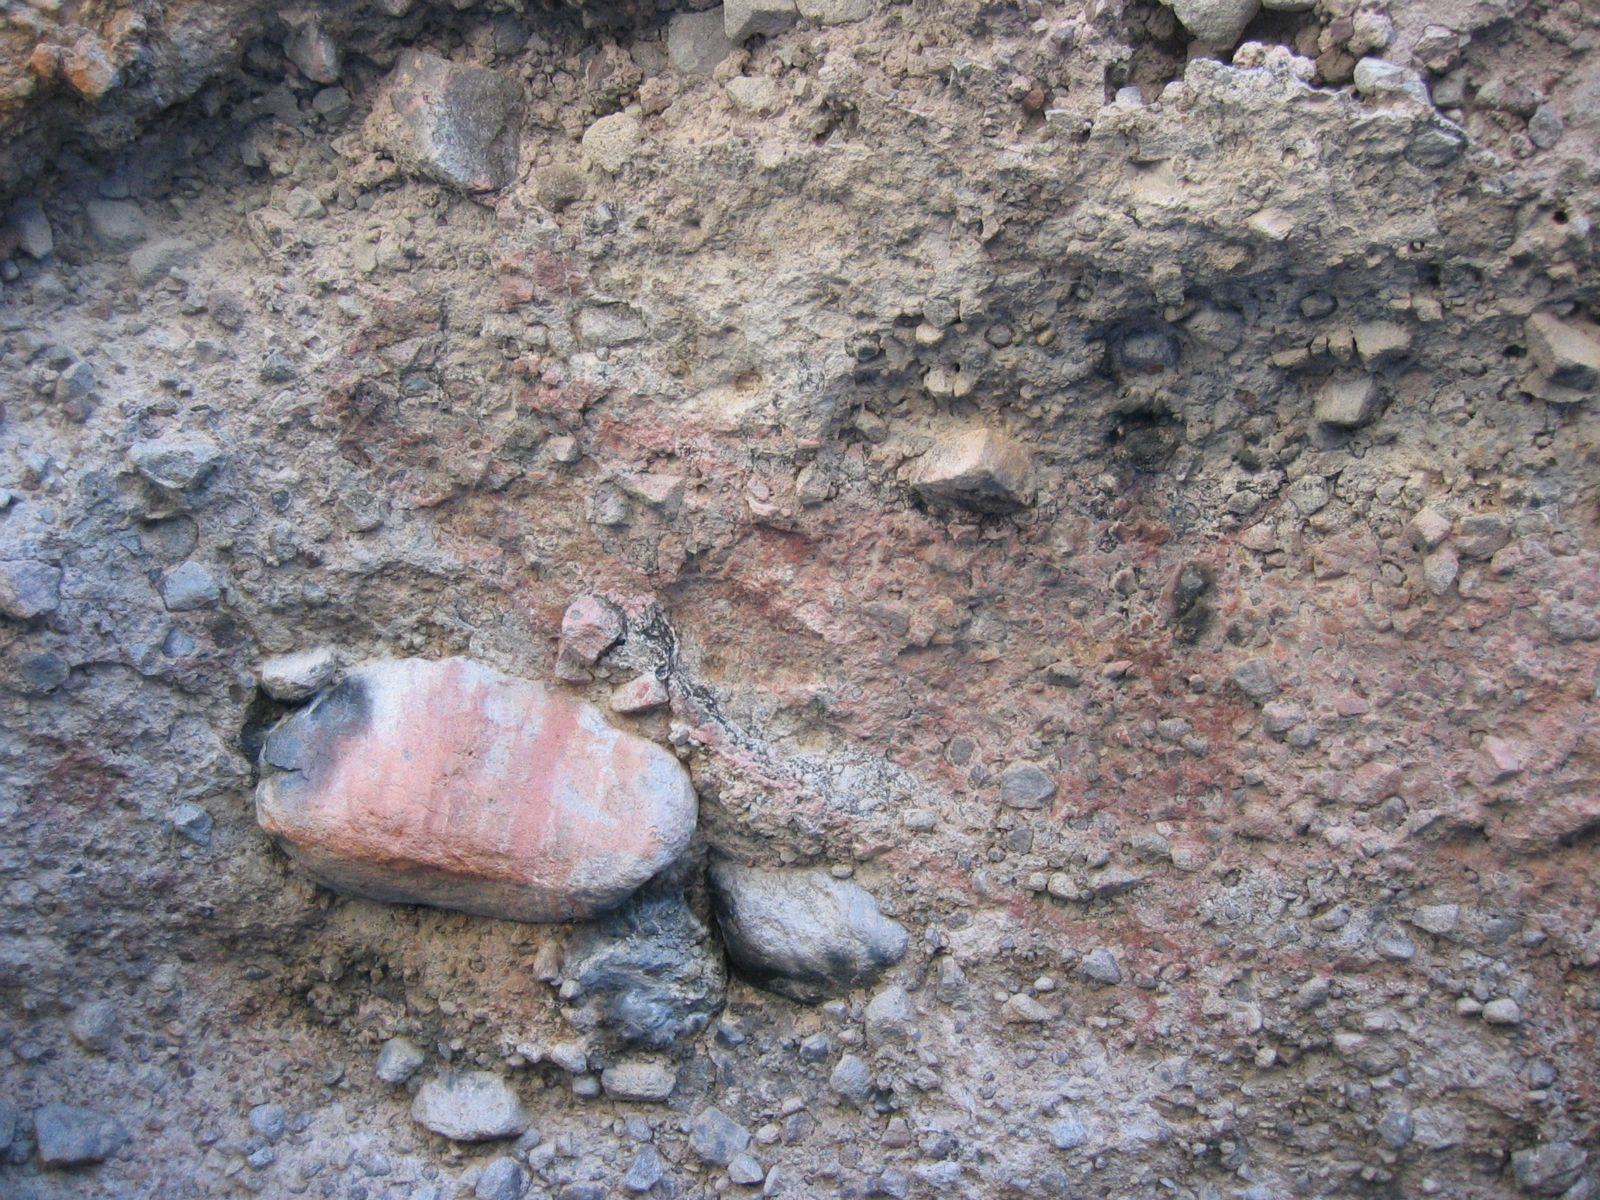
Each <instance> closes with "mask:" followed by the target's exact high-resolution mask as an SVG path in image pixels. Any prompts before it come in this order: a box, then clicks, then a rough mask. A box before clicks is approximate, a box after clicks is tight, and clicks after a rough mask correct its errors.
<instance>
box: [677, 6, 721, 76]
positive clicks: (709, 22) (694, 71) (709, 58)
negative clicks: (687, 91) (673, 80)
mask: <svg viewBox="0 0 1600 1200" xmlns="http://www.w3.org/2000/svg"><path fill="white" fill-rule="evenodd" d="M732 53H733V42H732V41H730V40H729V38H728V34H727V33H726V31H725V30H724V29H723V15H722V11H721V10H720V9H716V8H713V9H711V10H709V11H708V12H697V13H691V12H685V13H676V14H674V15H673V18H672V19H671V20H670V21H668V22H667V60H668V61H669V62H671V63H672V65H673V67H674V68H676V69H677V70H679V71H682V72H683V73H684V74H685V75H709V74H711V72H712V71H714V70H716V67H717V64H718V63H720V62H721V61H722V60H723V59H725V58H727V57H728V55H730V54H732Z"/></svg>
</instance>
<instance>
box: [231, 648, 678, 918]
mask: <svg viewBox="0 0 1600 1200" xmlns="http://www.w3.org/2000/svg"><path fill="white" fill-rule="evenodd" d="M261 761H262V779H261V784H260V786H259V788H258V789H257V792H256V815H257V819H258V820H259V821H260V822H261V825H262V827H263V828H265V829H266V830H267V831H268V832H269V833H271V834H273V835H274V836H276V837H277V838H278V839H279V840H280V841H281V842H282V843H283V845H284V847H285V849H286V850H288V852H289V854H290V855H291V856H292V857H293V858H294V859H296V860H297V861H298V862H299V864H300V865H301V866H302V867H304V868H305V869H306V870H307V871H308V872H310V874H312V875H313V876H315V877H316V878H317V879H318V880H319V881H321V882H322V883H324V884H326V885H328V886H330V887H332V888H334V889H335V890H338V891H344V892H349V893H351V894H354V895H358V896H366V897H369V898H371V899H375V900H389V901H398V902H402V903H412V904H432V905H437V906H440V907H443V908H455V909H460V910H462V911H464V912H471V913H478V914H480V915H483V916H491V917H504V918H508V919H511V920H519V921H560V920H572V919H577V918H583V917H588V916H592V915H594V914H595V913H597V912H600V911H602V910H604V909H607V908H610V907H612V906H614V905H616V904H618V903H620V902H621V901H622V900H624V899H626V898H627V897H628V896H629V895H630V894H631V893H632V892H633V890H634V889H635V888H637V887H638V886H639V885H640V884H641V883H643V882H644V881H645V880H647V879H649V878H650V877H651V876H652V875H654V874H656V873H657V872H658V871H660V870H662V869H663V868H665V867H667V866H669V865H670V864H671V863H673V862H674V861H676V859H677V858H678V856H679V855H680V854H681V853H682V852H683V850H684V848H685V847H686V846H687V845H688V842H689V838H690V835H691V834H692V833H693V831H694V825H695V809H696V803H695V796H694V791H693V789H692V788H691V786H690V784H689V778H688V775H687V774H686V773H685V771H684V770H683V768H682V766H680V765H679V763H678V761H677V759H675V758H674V757H673V756H672V755H671V754H669V753H667V752H666V751H665V750H663V749H661V748H660V747H659V746H656V745H654V744H653V743H651V742H647V741H645V740H643V739H642V738H637V737H633V736H631V735H629V734H625V733H622V732H621V731H619V730H617V729H613V728H612V727H610V726H609V725H607V724H606V722H605V719H604V718H603V717H602V716H601V715H600V712H599V710H598V709H596V708H594V707H593V706H592V705H589V704H585V703H583V702H582V701H579V700H576V699H573V698H571V697H568V696H564V695H560V694H558V693H555V692H552V691H550V690H548V689H546V688H544V687H543V686H541V685H539V684H537V683H531V682H528V681H526V680H522V679H515V678H513V677H511V676H509V675H503V674H501V673H500V672H498V671H495V670H493V669H492V668H490V667H487V666H484V665H483V664H482V663H478V662H474V661H472V660H471V659H464V658H452V659H444V660H442V661H437V662H430V661H426V660H422V659H404V660H391V661H382V662H373V663H368V664H366V665H365V666H362V667H358V668H356V669H355V670H353V671H351V672H350V673H349V675H347V676H346V677H345V679H344V680H343V682H341V683H340V684H338V685H337V686H336V687H334V688H333V689H332V690H331V691H327V692H324V693H323V694H322V695H321V696H319V697H318V698H317V699H316V700H314V701H313V702H312V703H311V704H310V705H308V706H307V707H306V708H303V709H301V710H300V711H298V712H297V713H295V714H294V715H293V716H291V717H289V718H288V719H287V720H285V721H284V722H283V723H281V724H280V725H278V726H277V727H276V728H275V729H273V730H272V732H271V733H270V734H268V736H267V739H266V742H265V745H264V746H263V748H262V754H261Z"/></svg>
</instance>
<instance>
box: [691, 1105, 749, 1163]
mask: <svg viewBox="0 0 1600 1200" xmlns="http://www.w3.org/2000/svg"><path fill="white" fill-rule="evenodd" d="M749 1144H750V1131H749V1130H748V1129H746V1128H745V1127H744V1126H743V1125H740V1124H739V1123H738V1122H737V1121H734V1120H731V1119H730V1118H729V1117H728V1116H727V1115H726V1114H725V1113H723V1111H722V1110H721V1109H718V1108H708V1109H706V1110H705V1111H704V1112H702V1113H701V1114H700V1115H699V1116H697V1117H696V1118H695V1119H694V1123H693V1124H692V1125H690V1127H689V1149H691V1150H693V1151H694V1153H695V1157H696V1158H698V1159H699V1160H700V1161H701V1162H708V1163H714V1164H715V1165H717V1166H719V1167H725V1166H727V1165H728V1164H729V1163H730V1162H732V1161H733V1158H734V1155H736V1154H740V1153H742V1152H743V1151H744V1148H745V1147H746V1146H748V1145H749Z"/></svg>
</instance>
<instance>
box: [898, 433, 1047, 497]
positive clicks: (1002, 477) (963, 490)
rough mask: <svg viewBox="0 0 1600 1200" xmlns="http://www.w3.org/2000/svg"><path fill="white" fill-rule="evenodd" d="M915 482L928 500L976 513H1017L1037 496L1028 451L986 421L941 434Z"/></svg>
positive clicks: (926, 457) (921, 465) (918, 470)
mask: <svg viewBox="0 0 1600 1200" xmlns="http://www.w3.org/2000/svg"><path fill="white" fill-rule="evenodd" d="M914 482H915V486H916V489H917V494H918V495H920V496H921V497H922V498H923V499H924V500H927V501H929V502H930V503H934V504H950V505H955V506H956V507H958V508H965V509H970V510H972V511H974V512H991V513H1004V512H1014V511H1015V510H1017V509H1019V508H1024V507H1026V506H1027V505H1028V503H1029V502H1030V501H1031V499H1032V491H1031V489H1030V485H1029V460H1028V453H1027V451H1026V450H1024V449H1023V448H1022V447H1021V446H1019V445H1017V444H1016V443H1015V442H1013V441H1012V440H1011V439H1010V438H1008V437H1006V436H1005V435H1003V434H999V433H996V432H995V431H994V430H992V429H986V428H983V427H981V426H980V427H976V428H971V429H966V430H962V431H960V432H959V433H955V434H952V435H950V436H947V437H944V438H942V439H940V440H939V441H938V442H937V443H936V444H935V445H934V447H933V448H932V449H931V450H929V451H928V453H927V454H926V455H925V456H924V457H923V459H922V462H921V463H920V464H919V466H918V468H917V475H916V479H915V481H914Z"/></svg>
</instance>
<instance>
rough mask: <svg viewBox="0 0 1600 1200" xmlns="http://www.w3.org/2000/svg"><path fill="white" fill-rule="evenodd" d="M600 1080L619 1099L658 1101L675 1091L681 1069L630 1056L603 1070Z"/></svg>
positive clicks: (648, 1102)
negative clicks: (677, 1069)
mask: <svg viewBox="0 0 1600 1200" xmlns="http://www.w3.org/2000/svg"><path fill="white" fill-rule="evenodd" d="M600 1083H601V1085H602V1086H603V1087H604V1088H605V1090H606V1095H608V1096H611V1097H613V1098H615V1099H617V1100H630V1101H636V1102H639V1103H645V1104H659V1103H661V1102H662V1101H664V1100H666V1098H667V1097H668V1096H670V1095H672V1089H673V1088H674V1087H676V1086H677V1084H678V1073H677V1072H676V1071H674V1070H673V1069H672V1068H671V1067H669V1066H667V1065H666V1064H665V1063H659V1062H651V1061H649V1060H643V1059H628V1060H624V1061H622V1062H619V1063H613V1064H612V1065H611V1066H609V1067H607V1068H606V1069H605V1070H604V1071H602V1072H601V1073H600Z"/></svg>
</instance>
